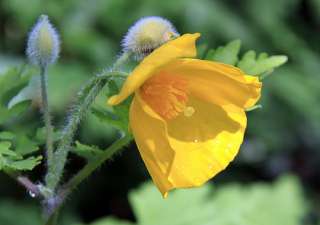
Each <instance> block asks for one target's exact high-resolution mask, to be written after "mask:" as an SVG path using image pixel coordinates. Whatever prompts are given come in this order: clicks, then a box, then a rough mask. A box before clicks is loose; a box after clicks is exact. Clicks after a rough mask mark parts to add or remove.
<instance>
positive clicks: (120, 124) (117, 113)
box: [92, 76, 132, 133]
mask: <svg viewBox="0 0 320 225" xmlns="http://www.w3.org/2000/svg"><path fill="white" fill-rule="evenodd" d="M123 81H124V80H123V77H122V76H115V77H114V79H113V80H111V81H110V82H108V84H107V90H106V92H105V95H104V96H105V102H104V105H102V106H99V105H96V106H94V107H92V113H93V114H94V115H95V116H96V117H98V118H99V119H100V120H101V122H104V123H106V124H109V125H112V126H114V127H115V128H117V129H118V130H120V131H121V132H123V133H127V132H128V131H129V128H128V124H129V108H130V103H131V100H132V99H131V98H128V99H126V100H125V101H124V102H122V103H121V104H119V105H117V106H114V107H112V108H111V109H110V108H109V109H107V107H106V100H107V99H108V98H109V97H111V96H112V95H115V94H118V93H119V91H120V88H121V86H122V83H123Z"/></svg>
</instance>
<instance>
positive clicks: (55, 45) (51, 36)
mask: <svg viewBox="0 0 320 225" xmlns="http://www.w3.org/2000/svg"><path fill="white" fill-rule="evenodd" d="M26 52H27V55H28V58H29V60H30V61H31V63H33V64H35V65H38V66H47V65H49V64H53V63H55V61H56V60H57V58H58V56H59V52H60V41H59V36H58V33H57V31H56V30H55V28H54V27H53V26H52V24H51V23H50V21H49V19H48V16H46V15H41V16H40V18H39V19H38V21H37V23H36V24H35V26H34V27H33V28H32V30H31V32H30V34H29V37H28V43H27V51H26Z"/></svg>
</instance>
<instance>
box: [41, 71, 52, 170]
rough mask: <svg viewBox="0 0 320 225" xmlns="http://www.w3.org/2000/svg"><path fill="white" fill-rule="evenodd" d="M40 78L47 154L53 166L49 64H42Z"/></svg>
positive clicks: (49, 165) (48, 160) (48, 162)
mask: <svg viewBox="0 0 320 225" xmlns="http://www.w3.org/2000/svg"><path fill="white" fill-rule="evenodd" d="M40 77H41V78H40V79H41V98H42V112H43V118H44V123H45V126H46V135H47V137H46V148H47V151H46V156H47V166H48V168H50V167H51V165H52V161H53V128H52V125H51V115H50V110H49V101H48V90H47V89H48V78H47V66H40Z"/></svg>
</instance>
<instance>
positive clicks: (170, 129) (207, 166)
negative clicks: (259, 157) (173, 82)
mask: <svg viewBox="0 0 320 225" xmlns="http://www.w3.org/2000/svg"><path fill="white" fill-rule="evenodd" d="M189 104H190V107H192V108H193V109H194V113H193V114H192V115H191V116H185V115H184V114H183V113H181V115H179V116H178V117H177V118H175V119H173V120H170V121H164V120H163V119H162V118H161V117H160V116H159V115H158V114H156V113H155V112H153V111H152V109H151V108H150V107H149V106H148V105H147V104H146V103H145V102H144V101H143V100H142V99H141V98H140V97H139V95H135V98H134V101H133V103H132V106H131V110H130V126H131V129H132V132H133V135H134V137H135V140H136V143H137V146H138V149H139V151H140V154H141V156H142V158H143V160H144V162H145V164H146V166H147V169H148V171H149V173H150V175H151V177H152V179H153V181H154V183H155V184H156V185H157V187H158V188H159V190H160V191H161V193H162V194H163V195H164V196H166V195H167V193H168V191H169V190H171V189H174V188H187V187H194V186H199V185H201V184H203V183H204V182H206V181H207V180H209V179H210V178H212V177H213V176H214V175H216V174H217V173H219V172H220V171H221V170H223V169H224V168H225V167H226V166H227V165H228V164H229V162H230V161H232V160H233V158H234V157H235V155H236V154H237V152H238V150H239V146H240V144H241V143H242V140H243V134H244V130H245V126H246V116H245V113H244V111H243V110H241V109H239V110H238V112H232V113H228V114H227V113H226V112H225V111H224V110H223V109H222V108H220V107H219V106H216V105H213V104H208V103H206V102H202V101H199V100H197V99H196V98H191V99H190V101H189Z"/></svg>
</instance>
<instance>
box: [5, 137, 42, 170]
mask: <svg viewBox="0 0 320 225" xmlns="http://www.w3.org/2000/svg"><path fill="white" fill-rule="evenodd" d="M41 159H42V156H38V157H33V156H31V157H27V158H23V156H22V154H19V153H17V152H15V151H13V150H12V149H11V143H10V142H8V141H1V142H0V170H2V169H11V170H32V169H33V168H34V167H35V166H37V165H38V164H39V163H40V162H41Z"/></svg>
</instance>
